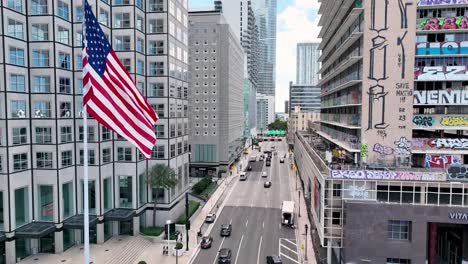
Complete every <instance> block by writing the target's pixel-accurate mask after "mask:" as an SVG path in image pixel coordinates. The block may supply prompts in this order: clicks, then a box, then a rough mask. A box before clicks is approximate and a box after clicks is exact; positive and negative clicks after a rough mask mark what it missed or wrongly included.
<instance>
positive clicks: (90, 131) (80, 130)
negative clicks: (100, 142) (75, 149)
mask: <svg viewBox="0 0 468 264" xmlns="http://www.w3.org/2000/svg"><path fill="white" fill-rule="evenodd" d="M83 130H84V128H83V126H80V127H79V128H78V134H79V135H78V140H79V141H83V138H84V135H83ZM88 141H91V142H92V141H95V137H94V127H93V126H88Z"/></svg>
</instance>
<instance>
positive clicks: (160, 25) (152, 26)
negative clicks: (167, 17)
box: [149, 19, 164, 33]
mask: <svg viewBox="0 0 468 264" xmlns="http://www.w3.org/2000/svg"><path fill="white" fill-rule="evenodd" d="M149 33H164V19H150V21H149Z"/></svg>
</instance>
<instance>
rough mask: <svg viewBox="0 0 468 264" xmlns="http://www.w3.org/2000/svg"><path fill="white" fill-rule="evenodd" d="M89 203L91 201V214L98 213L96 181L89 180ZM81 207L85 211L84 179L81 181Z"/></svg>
mask: <svg viewBox="0 0 468 264" xmlns="http://www.w3.org/2000/svg"><path fill="white" fill-rule="evenodd" d="M88 191H89V193H88V203H89V214H90V215H93V214H96V181H95V180H90V181H88ZM81 209H82V212H84V181H83V180H82V181H81Z"/></svg>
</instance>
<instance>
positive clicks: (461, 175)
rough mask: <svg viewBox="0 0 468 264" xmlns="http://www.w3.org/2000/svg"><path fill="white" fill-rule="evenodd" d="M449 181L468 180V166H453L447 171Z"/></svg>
mask: <svg viewBox="0 0 468 264" xmlns="http://www.w3.org/2000/svg"><path fill="white" fill-rule="evenodd" d="M447 180H456V181H460V180H463V181H466V180H468V165H467V164H465V165H463V164H452V165H449V166H448V169H447Z"/></svg>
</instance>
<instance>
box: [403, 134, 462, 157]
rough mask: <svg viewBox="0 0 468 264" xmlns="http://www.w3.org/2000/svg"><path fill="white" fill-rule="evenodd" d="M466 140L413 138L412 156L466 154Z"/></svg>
mask: <svg viewBox="0 0 468 264" xmlns="http://www.w3.org/2000/svg"><path fill="white" fill-rule="evenodd" d="M466 144H468V138H462V137H461V136H460V138H413V140H412V141H411V147H412V151H411V152H412V153H413V154H438V155H444V154H452V155H454V154H465V155H466V154H468V149H467V148H466V147H465V146H466Z"/></svg>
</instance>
